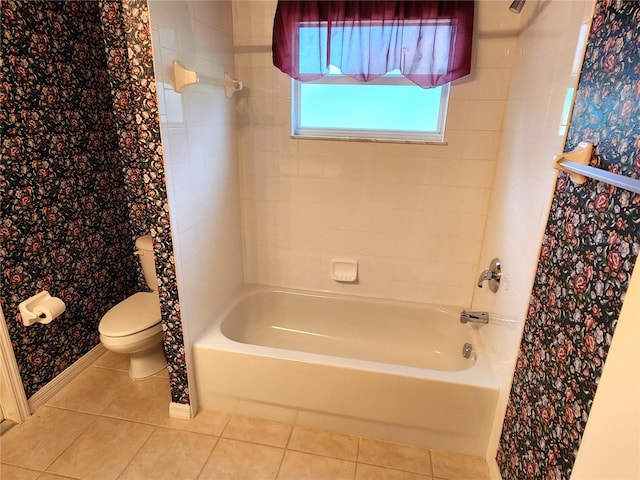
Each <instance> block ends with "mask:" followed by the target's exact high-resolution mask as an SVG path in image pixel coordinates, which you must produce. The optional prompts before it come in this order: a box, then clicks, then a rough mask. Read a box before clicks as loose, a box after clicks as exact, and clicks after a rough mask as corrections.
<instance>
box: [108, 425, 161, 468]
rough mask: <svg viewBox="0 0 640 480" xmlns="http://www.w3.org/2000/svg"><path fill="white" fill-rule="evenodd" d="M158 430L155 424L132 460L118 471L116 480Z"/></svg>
mask: <svg viewBox="0 0 640 480" xmlns="http://www.w3.org/2000/svg"><path fill="white" fill-rule="evenodd" d="M107 418H111V417H107ZM156 430H157V427H155V426H154V428H153V429H152V430H151V432H150V433H149V436H148V437H147V438H146V439H145V441H144V442H142V445H140V447H139V448H138V449H137V450H136V452H135V453H134V454H133V455H132V456H131V460H129V461H128V462H127V464H126V465H125V466H124V468H123V469H122V470H121V471H120V473H118V476H117V477H116V480H117V479H118V478H120V477H121V476H122V474H123V473H124V472H125V471H126V470H127V468H129V465H131V463H132V462H133V460H134V458H136V457H137V456H138V453H140V451H141V450H142V449H143V448H144V446H145V445H146V444H147V442H148V441H149V439H150V438H151V437H152V436H153V434H154V433H156Z"/></svg>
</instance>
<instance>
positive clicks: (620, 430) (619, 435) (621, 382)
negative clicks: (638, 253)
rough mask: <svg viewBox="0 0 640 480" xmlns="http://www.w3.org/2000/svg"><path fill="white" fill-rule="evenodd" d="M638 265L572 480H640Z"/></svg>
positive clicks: (605, 366)
mask: <svg viewBox="0 0 640 480" xmlns="http://www.w3.org/2000/svg"><path fill="white" fill-rule="evenodd" d="M639 353H640V263H636V267H635V270H634V273H633V276H632V277H631V281H630V283H629V288H628V290H627V295H626V297H625V301H624V305H623V306H622V311H621V312H620V318H619V319H618V325H617V326H616V333H615V335H614V336H613V341H612V342H611V347H610V348H609V353H608V355H607V361H606V363H605V365H604V369H603V371H602V378H601V379H600V383H599V384H598V390H597V391H596V396H595V398H594V400H593V406H592V407H591V412H590V413H589V421H588V423H587V426H586V428H585V431H584V435H583V437H582V442H581V443H580V449H579V450H578V455H577V457H576V462H575V464H574V467H573V471H572V472H571V479H572V480H636V479H638V478H640V362H639V361H638V354H639Z"/></svg>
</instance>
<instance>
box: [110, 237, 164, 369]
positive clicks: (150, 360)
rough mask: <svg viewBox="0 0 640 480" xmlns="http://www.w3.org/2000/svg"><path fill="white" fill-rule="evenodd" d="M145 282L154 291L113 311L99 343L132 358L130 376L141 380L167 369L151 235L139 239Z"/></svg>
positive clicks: (143, 293)
mask: <svg viewBox="0 0 640 480" xmlns="http://www.w3.org/2000/svg"><path fill="white" fill-rule="evenodd" d="M136 254H137V255H138V256H139V258H140V263H141V264H142V271H143V272H144V279H145V281H146V282H147V285H148V286H149V288H150V289H151V290H153V291H152V292H138V293H135V294H133V295H131V296H130V297H129V298H126V299H125V300H123V301H122V302H120V303H118V304H117V305H116V306H114V307H113V308H111V309H110V310H109V311H108V312H107V313H106V314H105V315H104V317H102V320H100V325H99V327H98V330H99V331H100V341H101V342H102V345H104V347H105V348H106V349H107V350H110V351H112V352H115V353H121V354H127V355H129V376H130V377H131V378H133V379H142V378H146V377H149V376H151V375H154V374H156V373H158V372H159V371H161V370H162V369H163V368H165V367H166V366H167V359H166V358H165V356H164V349H163V346H162V338H163V335H162V323H161V318H160V298H159V297H158V281H157V277H156V267H155V259H154V257H153V241H152V239H151V236H150V235H144V236H142V237H140V238H138V239H137V240H136Z"/></svg>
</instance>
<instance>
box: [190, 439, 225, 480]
mask: <svg viewBox="0 0 640 480" xmlns="http://www.w3.org/2000/svg"><path fill="white" fill-rule="evenodd" d="M221 438H222V436H221V435H218V438H217V439H216V442H215V443H214V444H213V447H212V448H211V451H210V452H209V455H207V458H206V459H205V460H204V462H203V463H202V466H201V467H200V470H198V474H197V475H196V479H199V478H200V475H202V472H203V471H204V469H205V467H206V466H207V464H208V463H209V460H211V457H212V455H213V452H215V451H216V448H218V445H219V444H220V439H221Z"/></svg>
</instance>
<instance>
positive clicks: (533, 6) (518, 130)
mask: <svg viewBox="0 0 640 480" xmlns="http://www.w3.org/2000/svg"><path fill="white" fill-rule="evenodd" d="M592 7H593V1H592V0H585V1H576V2H550V3H546V2H527V4H526V6H525V8H524V9H523V11H522V13H521V17H522V20H523V24H524V25H528V28H526V29H524V30H523V31H522V33H521V34H520V36H519V39H518V44H517V47H516V48H513V49H512V53H513V58H512V61H513V62H514V69H513V79H512V83H511V89H510V91H509V97H508V100H507V105H506V110H505V119H504V124H503V132H502V137H501V141H500V145H499V154H498V160H497V167H496V174H495V179H494V181H493V194H492V197H491V203H490V207H489V212H488V220H487V229H486V237H485V239H484V242H483V248H482V253H481V261H480V265H481V266H482V265H488V264H489V262H490V261H491V259H492V258H494V257H496V256H499V257H500V258H501V260H502V265H503V273H504V279H505V282H504V285H503V286H502V287H501V289H500V291H498V293H497V294H495V295H494V294H492V293H490V292H488V291H486V290H484V289H483V290H480V289H477V290H476V291H475V293H474V298H473V307H474V308H475V309H478V310H488V311H491V312H494V313H495V315H496V316H497V317H498V318H500V319H501V320H504V321H501V322H494V323H492V324H490V325H488V326H487V328H483V329H482V330H481V332H480V333H481V335H482V336H483V338H484V340H485V344H486V345H490V346H491V347H490V349H489V351H490V353H491V355H492V360H493V364H494V365H495V367H496V372H497V375H498V380H499V382H500V384H501V385H502V387H503V388H502V390H501V391H502V392H503V394H502V396H501V399H500V402H501V403H500V405H499V411H498V414H497V415H496V422H495V426H494V435H493V438H492V440H491V441H490V445H489V451H488V458H492V457H494V455H495V452H496V451H497V443H498V438H499V435H500V429H501V427H502V419H503V417H504V411H505V410H506V402H507V394H506V392H508V391H509V386H510V384H511V378H512V375H513V365H514V361H515V358H516V355H517V348H518V344H519V342H520V335H521V332H522V328H523V324H524V318H525V315H526V312H527V307H528V301H529V296H530V292H531V287H532V285H533V278H534V273H535V268H536V259H537V255H538V251H539V249H540V243H541V241H542V235H543V231H544V228H545V222H546V219H547V214H548V211H549V203H550V200H551V195H552V190H553V185H554V182H555V176H556V174H555V172H554V171H553V170H552V169H551V160H552V158H553V156H554V155H555V154H556V153H558V152H560V151H562V149H563V144H564V137H563V136H562V135H561V134H559V131H558V128H559V126H560V121H561V111H562V108H563V104H564V93H565V92H566V90H567V89H568V88H574V87H575V86H576V84H577V81H578V77H577V73H578V72H572V65H573V63H574V58H575V56H576V50H579V49H578V45H579V43H580V39H581V35H582V37H584V34H581V27H582V25H583V24H584V22H585V21H586V22H587V25H588V23H589V22H590V19H591V15H590V13H589V14H587V15H586V16H585V11H589V12H590V10H591V8H592ZM549 38H551V39H553V46H551V47H549V46H548V39H549ZM491 42H494V43H499V42H500V40H498V39H492V40H491ZM578 53H579V54H581V53H582V51H581V50H579V52H578ZM482 54H483V52H481V51H480V52H478V57H481V56H482ZM487 61H491V62H494V64H495V65H499V62H500V61H501V59H498V58H496V59H491V60H487Z"/></svg>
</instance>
